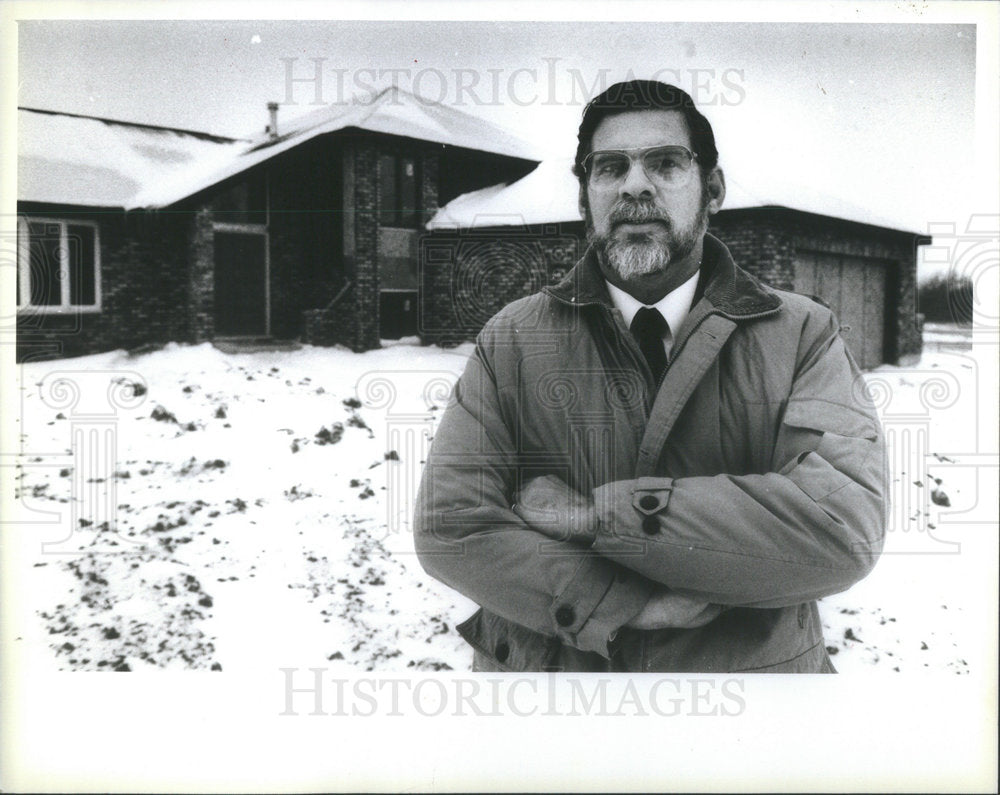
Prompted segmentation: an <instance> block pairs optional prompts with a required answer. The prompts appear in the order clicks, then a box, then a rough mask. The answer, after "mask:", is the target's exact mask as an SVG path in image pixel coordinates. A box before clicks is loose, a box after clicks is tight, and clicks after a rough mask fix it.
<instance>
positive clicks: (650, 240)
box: [587, 197, 708, 281]
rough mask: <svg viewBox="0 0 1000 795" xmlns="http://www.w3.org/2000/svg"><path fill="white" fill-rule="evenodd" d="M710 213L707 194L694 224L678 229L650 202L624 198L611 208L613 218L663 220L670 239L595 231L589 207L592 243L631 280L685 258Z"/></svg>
mask: <svg viewBox="0 0 1000 795" xmlns="http://www.w3.org/2000/svg"><path fill="white" fill-rule="evenodd" d="M707 217H708V201H707V197H706V199H705V200H704V201H703V204H702V207H701V211H700V212H699V214H698V218H697V220H696V221H695V224H694V228H692V229H690V230H683V231H681V232H678V230H676V229H675V228H674V227H673V226H672V224H671V223H670V220H669V219H668V218H666V217H665V216H664V215H661V214H660V213H659V212H657V211H656V210H655V209H654V208H653V207H652V206H651V205H648V204H632V205H630V204H629V203H627V202H623V203H621V205H620V206H619V207H616V208H615V210H614V211H613V212H612V214H611V220H612V221H615V220H617V219H619V218H620V219H621V220H626V219H629V218H634V219H635V220H637V221H648V220H654V219H655V220H660V221H662V222H663V223H665V224H667V226H668V232H669V234H668V240H667V242H666V243H661V242H660V241H659V240H658V239H657V238H656V237H654V236H652V235H650V236H645V235H643V236H641V237H638V236H636V235H630V236H629V237H630V238H631V239H629V238H626V239H625V240H620V239H617V238H616V237H614V235H613V233H612V234H611V235H608V236H604V235H598V234H597V233H596V232H595V231H594V226H593V220H592V219H591V218H590V211H589V210H588V211H587V231H588V237H589V238H590V241H591V243H593V245H594V246H595V248H596V249H597V253H598V255H599V256H600V257H601V258H602V259H603V260H604V262H605V263H606V264H607V265H608V267H610V268H611V270H613V271H614V272H615V273H616V274H617V275H618V277H619V278H620V279H622V280H623V281H629V280H630V279H634V278H636V277H638V276H646V275H648V274H651V273H658V272H662V271H665V270H666V269H667V268H668V267H670V265H671V263H673V262H677V261H680V260H682V259H684V257H686V256H687V255H688V254H689V253H690V252H691V250H692V249H693V248H694V246H695V244H696V243H697V241H698V239H699V238H700V236H701V234H704V229H705V227H706V226H707V224H706V219H707Z"/></svg>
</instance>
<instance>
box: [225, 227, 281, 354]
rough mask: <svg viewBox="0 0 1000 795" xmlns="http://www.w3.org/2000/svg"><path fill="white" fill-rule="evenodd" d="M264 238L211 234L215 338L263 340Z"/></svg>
mask: <svg viewBox="0 0 1000 795" xmlns="http://www.w3.org/2000/svg"><path fill="white" fill-rule="evenodd" d="M268 333H269V329H268V316H267V235H266V234H261V233H259V232H233V231H220V230H218V229H217V230H216V231H215V334H216V336H221V337H236V336H266V335H267V334H268Z"/></svg>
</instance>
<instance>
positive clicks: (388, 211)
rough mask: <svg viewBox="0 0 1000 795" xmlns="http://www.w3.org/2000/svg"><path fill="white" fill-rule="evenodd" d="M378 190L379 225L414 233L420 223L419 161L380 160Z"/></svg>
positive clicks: (386, 156) (390, 157)
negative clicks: (413, 230) (408, 230)
mask: <svg viewBox="0 0 1000 795" xmlns="http://www.w3.org/2000/svg"><path fill="white" fill-rule="evenodd" d="M378 186H379V191H378V198H379V223H380V224H381V225H382V226H395V227H402V228H404V229H415V228H416V227H417V225H418V224H419V223H420V212H419V208H420V200H419V196H420V179H419V175H418V173H417V161H416V158H413V157H400V156H397V155H381V156H379V163H378Z"/></svg>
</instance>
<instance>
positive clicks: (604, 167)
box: [594, 158, 627, 177]
mask: <svg viewBox="0 0 1000 795" xmlns="http://www.w3.org/2000/svg"><path fill="white" fill-rule="evenodd" d="M626 163H627V161H625V160H624V159H622V158H600V159H599V160H595V161H594V174H596V175H597V176H601V177H619V176H621V175H622V174H624V173H625V172H626V170H627V166H626Z"/></svg>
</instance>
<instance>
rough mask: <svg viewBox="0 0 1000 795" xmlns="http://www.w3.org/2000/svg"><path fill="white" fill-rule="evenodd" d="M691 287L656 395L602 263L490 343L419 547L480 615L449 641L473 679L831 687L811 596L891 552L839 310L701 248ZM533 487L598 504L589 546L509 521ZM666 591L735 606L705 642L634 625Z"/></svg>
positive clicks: (716, 245)
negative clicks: (685, 678) (738, 676)
mask: <svg viewBox="0 0 1000 795" xmlns="http://www.w3.org/2000/svg"><path fill="white" fill-rule="evenodd" d="M701 285H702V286H701V287H700V290H699V297H696V300H695V304H694V306H693V307H692V309H691V311H690V313H689V315H688V317H687V319H686V321H685V322H684V324H683V326H682V327H681V328H680V329H679V330H677V331H676V333H675V335H674V339H675V342H674V345H673V347H672V350H671V352H670V356H669V362H668V367H667V371H666V373H665V375H664V376H663V377H662V380H661V382H660V384H658V385H657V384H655V383H654V382H653V376H652V373H651V371H650V370H649V367H648V366H647V364H646V362H645V359H644V358H643V356H642V354H641V352H640V350H639V348H638V345H637V344H636V343H635V341H634V339H633V338H632V336H631V335H630V334H629V332H628V329H627V327H626V326H625V323H624V320H623V318H622V315H621V313H620V312H619V311H618V310H617V309H615V308H614V305H613V304H612V302H611V299H610V297H609V295H608V292H607V287H606V284H605V282H604V279H603V277H602V275H601V273H600V270H599V267H598V265H597V263H596V260H595V257H594V254H593V252H592V251H590V252H588V253H587V254H586V255H585V256H584V258H583V259H582V260H581V261H580V262H579V263H578V264H577V266H576V267H575V268H574V269H573V270H572V271H570V273H569V274H568V275H567V276H566V278H565V279H563V281H561V282H560V283H559V284H557V285H555V286H552V287H549V288H545V289H543V290H542V291H540V292H538V293H536V294H534V295H532V296H529V297H527V298H524V299H522V300H519V301H516V302H514V303H512V304H510V305H508V306H507V307H505V308H504V309H503V310H501V311H500V312H499V313H498V314H497V315H495V316H494V317H493V318H492V319H491V320H490V321H489V322H488V323H487V324H486V326H485V327H484V328H483V330H482V332H481V333H480V334H479V336H478V338H477V344H476V349H475V352H474V354H473V356H472V357H471V358H470V360H469V362H468V365H467V367H466V370H465V372H464V374H463V375H462V377H461V379H460V380H459V381H458V383H457V385H456V387H455V390H454V393H453V397H452V400H451V403H450V404H449V406H448V409H447V411H446V412H445V414H444V416H443V418H442V421H441V424H440V426H439V428H438V430H437V432H436V434H435V438H434V440H433V443H432V447H431V452H430V456H429V458H428V461H427V464H426V467H425V469H424V474H423V481H422V483H421V487H420V491H419V494H418V497H417V508H416V516H415V528H416V538H415V542H416V549H417V553H418V555H419V558H420V561H421V564H422V565H423V566H424V568H425V569H426V571H427V572H428V573H429V574H431V575H432V576H434V577H436V578H437V579H439V580H441V581H443V582H444V583H446V584H448V585H449V586H451V587H452V588H454V589H456V590H457V591H460V592H461V593H463V594H464V595H466V596H468V597H469V598H470V599H472V600H474V601H475V602H477V603H478V604H479V605H481V606H482V609H481V610H479V611H478V612H477V613H476V614H475V615H474V616H472V617H471V618H470V619H469V620H468V621H466V622H465V623H464V624H462V625H461V626H460V627H459V631H460V632H461V633H462V635H463V637H464V638H465V639H466V640H467V641H468V642H469V643H470V644H471V645H472V646H473V647H474V649H475V650H476V661H477V668H479V669H480V670H506V671H546V670H554V671H636V672H640V671H664V672H736V671H747V672H751V671H761V672H764V671H773V672H824V671H832V670H833V668H832V666H831V665H830V660H829V657H828V656H827V652H826V649H825V644H824V642H823V634H822V628H821V624H820V618H819V614H818V611H817V606H816V602H815V600H816V599H818V598H820V597H823V596H827V595H829V594H834V593H837V592H839V591H843V590H845V589H847V588H849V587H850V586H851V585H852V584H853V583H855V582H857V581H858V580H860V579H861V578H863V577H864V576H866V575H867V574H868V572H869V571H870V570H871V568H872V566H873V565H874V563H875V561H876V559H877V557H878V555H879V554H880V552H881V549H882V543H883V535H884V528H885V514H886V490H887V478H886V461H885V453H884V443H883V437H882V431H881V428H880V425H879V421H878V418H877V416H876V414H875V411H874V408H873V407H872V404H871V401H870V399H869V395H868V393H867V390H866V388H865V383H864V381H863V379H862V376H861V374H860V372H859V369H858V367H857V365H856V364H855V362H854V360H853V359H852V357H851V355H850V353H849V352H848V350H847V348H846V346H845V344H844V341H843V339H842V337H841V335H840V333H839V327H838V324H837V322H836V319H835V318H834V316H833V314H832V313H831V312H830V310H829V309H827V308H825V307H824V306H822V305H821V304H819V303H817V302H815V301H813V300H811V299H809V298H806V297H804V296H800V295H796V294H793V293H788V292H783V291H779V290H774V289H771V288H769V287H767V286H765V285H763V284H761V283H760V282H759V281H758V280H757V279H755V278H754V277H753V276H751V275H750V274H748V273H746V272H744V271H743V270H741V269H739V268H738V267H736V265H735V263H734V262H733V259H732V257H731V256H730V253H729V251H728V249H727V248H726V247H725V246H724V245H723V244H722V243H721V242H720V241H718V240H717V239H715V238H714V237H712V236H711V235H706V237H705V245H704V256H703V261H702V277H701ZM541 475H556V476H557V477H559V478H560V479H562V480H563V481H564V482H565V483H567V484H568V485H569V486H571V487H572V488H573V489H575V490H577V491H578V492H580V493H581V494H585V495H589V496H591V497H592V498H593V500H594V503H595V506H596V510H597V514H598V517H599V519H600V528H599V530H598V533H597V538H596V540H595V541H594V543H593V545H592V546H591V547H589V548H583V547H581V546H579V545H576V544H573V543H570V542H568V541H552V540H549V539H547V538H546V537H544V536H542V535H541V534H539V533H538V532H536V531H534V530H532V529H531V528H530V527H529V526H528V525H526V524H525V523H524V522H523V521H522V520H521V519H520V518H519V517H518V516H517V515H516V514H515V513H514V511H513V510H512V502H513V501H514V499H515V496H516V494H517V492H518V491H519V489H520V488H521V487H522V486H523V485H524V484H526V483H527V482H528V481H529V480H530V479H532V478H534V477H538V476H541ZM662 585H666V586H668V587H669V588H671V589H673V590H674V591H676V592H678V593H681V594H684V595H687V596H691V597H695V598H698V599H700V600H702V601H705V602H711V603H716V604H721V605H724V606H725V609H724V610H723V611H722V612H721V614H720V615H719V616H718V617H717V618H715V619H714V620H713V621H711V622H710V623H708V624H706V625H704V626H702V627H699V628H696V629H662V630H636V629H632V628H629V627H626V626H625V625H626V623H627V622H628V621H629V620H630V619H632V618H634V617H635V616H636V615H637V614H638V613H639V612H640V611H641V609H642V608H643V606H644V605H645V603H646V602H647V601H648V599H649V598H650V596H651V595H652V594H653V593H654V591H656V590H658V589H659V588H660V587H661V586H662Z"/></svg>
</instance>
